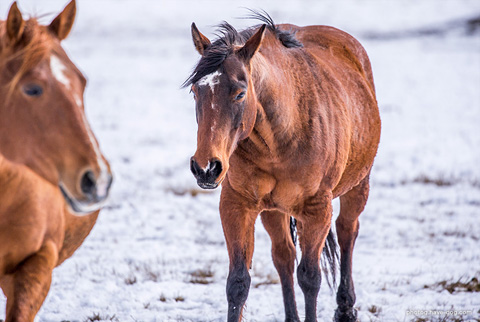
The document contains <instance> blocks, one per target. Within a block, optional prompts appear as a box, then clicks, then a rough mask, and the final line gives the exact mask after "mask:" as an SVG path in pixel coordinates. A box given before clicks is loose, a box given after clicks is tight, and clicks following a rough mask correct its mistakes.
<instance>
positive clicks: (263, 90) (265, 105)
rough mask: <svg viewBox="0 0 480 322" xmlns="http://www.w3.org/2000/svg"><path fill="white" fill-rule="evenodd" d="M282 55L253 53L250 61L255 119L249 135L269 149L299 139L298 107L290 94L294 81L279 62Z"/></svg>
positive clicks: (284, 60)
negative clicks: (254, 96) (278, 57)
mask: <svg viewBox="0 0 480 322" xmlns="http://www.w3.org/2000/svg"><path fill="white" fill-rule="evenodd" d="M286 59H287V58H285V57H281V58H280V59H278V60H277V59H275V60H273V59H268V58H267V57H266V56H264V55H262V54H261V53H257V54H256V55H255V56H254V57H253V58H252V62H251V70H252V82H253V87H254V90H255V94H256V98H257V101H258V104H257V120H256V122H255V127H254V131H253V132H252V134H251V138H252V139H257V140H260V141H262V145H267V146H268V150H269V151H270V152H272V151H276V150H278V147H279V145H280V144H281V143H282V142H290V143H292V144H293V145H295V144H294V141H297V140H301V139H302V138H301V137H300V136H299V135H298V131H297V127H298V124H299V119H300V118H299V110H298V108H297V104H296V103H295V99H294V97H293V95H292V93H293V92H294V91H295V88H294V86H295V84H294V83H293V81H292V80H291V79H289V77H288V75H287V73H286V72H285V70H286V69H285V68H284V67H283V66H282V65H283V64H285V63H286ZM254 136H259V138H254Z"/></svg>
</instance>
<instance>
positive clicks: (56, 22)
mask: <svg viewBox="0 0 480 322" xmlns="http://www.w3.org/2000/svg"><path fill="white" fill-rule="evenodd" d="M76 12H77V7H76V4H75V0H72V1H70V3H69V4H68V5H67V6H66V7H65V9H63V11H62V12H61V13H60V14H59V15H58V16H57V17H56V18H55V19H53V21H52V23H50V25H49V26H48V29H50V31H51V32H53V34H54V35H55V36H57V38H58V39H60V40H63V39H65V38H67V36H68V34H69V33H70V30H72V26H73V22H74V21H75V14H76Z"/></svg>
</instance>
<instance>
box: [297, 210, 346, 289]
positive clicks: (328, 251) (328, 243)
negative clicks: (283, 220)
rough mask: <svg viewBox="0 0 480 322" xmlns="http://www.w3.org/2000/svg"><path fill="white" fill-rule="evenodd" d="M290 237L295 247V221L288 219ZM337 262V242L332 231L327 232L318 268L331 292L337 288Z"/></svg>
mask: <svg viewBox="0 0 480 322" xmlns="http://www.w3.org/2000/svg"><path fill="white" fill-rule="evenodd" d="M290 235H291V237H292V241H293V244H294V245H295V246H296V245H297V220H296V219H295V218H293V217H290ZM337 262H338V250H337V240H336V238H335V234H334V233H333V231H332V229H331V228H330V231H329V232H328V235H327V239H326V240H325V246H324V247H323V251H322V257H321V258H320V266H321V268H322V271H323V275H324V276H325V278H326V280H327V284H328V287H329V288H330V289H331V290H335V288H336V287H337V279H336V276H337Z"/></svg>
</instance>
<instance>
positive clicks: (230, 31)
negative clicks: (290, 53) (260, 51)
mask: <svg viewBox="0 0 480 322" xmlns="http://www.w3.org/2000/svg"><path fill="white" fill-rule="evenodd" d="M250 12H251V14H250V15H248V16H246V17H245V18H246V19H256V20H260V21H261V22H263V23H265V24H266V25H267V28H268V29H269V30H270V31H271V32H273V33H274V34H275V36H276V37H277V39H278V40H279V41H280V42H281V43H282V44H283V45H284V46H285V47H287V48H295V47H303V45H302V43H301V42H300V41H298V40H297V39H296V38H295V33H294V32H292V31H285V30H280V29H278V28H277V26H276V25H275V23H274V22H273V19H272V17H270V15H269V14H268V13H266V12H265V11H263V12H258V11H254V10H250ZM217 27H218V29H217V33H216V34H217V36H218V39H217V40H215V41H214V42H213V43H212V44H211V45H210V46H209V47H208V48H207V49H206V50H205V52H204V54H203V56H202V58H200V61H199V62H198V64H197V66H196V67H195V70H194V71H193V73H192V74H191V75H190V76H189V77H188V78H187V80H186V81H185V82H184V83H183V84H182V87H187V86H190V85H193V84H195V83H196V82H198V81H199V80H200V79H201V78H203V77H204V76H206V75H209V74H211V73H213V72H215V71H216V70H218V68H220V66H221V65H222V64H223V62H224V61H225V59H226V58H227V57H228V56H229V55H231V54H232V53H233V50H234V48H235V47H236V46H243V45H244V44H245V42H246V41H247V40H248V39H249V38H250V37H252V36H253V35H254V34H255V32H256V31H257V29H258V28H259V27H260V26H258V25H257V26H253V27H250V28H247V29H245V30H242V31H240V32H239V31H237V30H236V29H235V28H234V27H233V26H232V25H230V24H229V23H228V22H226V21H224V22H223V23H221V24H220V25H218V26H217Z"/></svg>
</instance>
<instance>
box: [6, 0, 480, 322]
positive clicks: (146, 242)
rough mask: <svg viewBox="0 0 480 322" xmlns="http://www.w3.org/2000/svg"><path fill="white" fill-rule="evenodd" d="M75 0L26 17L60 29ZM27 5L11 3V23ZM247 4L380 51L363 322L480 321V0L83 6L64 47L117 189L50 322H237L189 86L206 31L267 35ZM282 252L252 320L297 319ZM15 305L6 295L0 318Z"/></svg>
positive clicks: (49, 4) (48, 305)
mask: <svg viewBox="0 0 480 322" xmlns="http://www.w3.org/2000/svg"><path fill="white" fill-rule="evenodd" d="M66 3H67V0H55V1H53V0H42V1H35V0H20V1H19V7H20V9H21V10H22V11H23V12H24V13H30V14H36V15H38V16H41V21H43V22H44V23H48V22H50V20H51V19H53V17H54V14H56V13H58V12H59V11H60V10H61V9H62V8H63V7H64V6H65V5H66ZM10 4H11V1H10V0H2V1H1V2H0V12H1V16H0V17H1V19H5V18H6V16H7V12H8V8H9V6H10ZM244 7H248V8H253V9H260V8H262V9H265V10H266V11H267V12H269V13H270V15H271V16H272V17H273V18H274V20H275V21H276V22H277V23H282V22H289V23H294V24H297V25H310V24H325V25H332V26H335V27H337V28H340V29H342V30H345V31H347V32H349V33H350V34H352V35H353V36H355V37H357V38H358V39H359V40H360V41H361V42H362V44H363V45H364V46H365V48H366V50H367V52H368V53H369V55H370V58H371V61H372V66H373V72H374V77H375V82H376V87H377V98H378V102H379V106H380V110H381V117H382V122H383V124H382V138H381V144H380V149H379V152H378V156H377V158H376V162H375V165H374V168H373V172H372V177H371V178H372V180H371V193H370V198H369V202H368V204H367V207H366V209H365V211H364V213H363V214H362V215H361V217H360V224H361V226H360V234H359V237H358V239H357V243H356V247H355V251H354V266H353V276H354V280H355V289H356V294H357V302H356V307H357V308H358V312H359V319H360V321H362V322H364V321H480V320H479V319H480V293H479V292H478V291H479V289H478V282H477V283H476V285H475V279H474V278H477V279H480V30H479V29H480V28H479V24H478V21H477V24H476V25H475V24H473V23H471V24H470V25H468V24H467V20H468V19H471V18H475V17H476V18H477V19H478V18H479V17H480V1H478V0H471V1H467V0H455V1H454V0H442V1H438V0H428V1H420V0H418V1H407V0H398V1H380V0H378V1H377V0H371V1H370V0H363V1H356V0H350V1H307V0H302V1H280V0H276V1H250V0H248V1H237V2H233V1H232V2H230V1H193V0H190V1H148V0H138V1H133V0H101V1H95V0H78V12H77V21H76V24H75V26H74V29H73V32H72V34H71V35H70V37H69V38H68V39H67V40H66V41H65V42H64V47H65V48H66V50H67V52H68V53H69V55H70V57H71V59H72V60H73V61H74V62H75V63H76V64H77V66H78V67H79V68H80V69H81V70H82V71H83V72H84V74H85V75H86V76H87V78H88V80H89V82H88V86H87V90H86V93H85V95H86V97H85V104H86V110H87V117H88V119H89V120H90V123H91V125H92V128H93V130H94V132H95V134H96V136H97V138H98V140H99V142H100V145H101V148H102V150H103V152H104V154H105V155H106V156H107V158H108V159H109V161H110V162H111V165H112V167H113V171H114V174H115V182H114V187H113V191H112V194H111V199H110V203H109V206H108V207H107V208H106V209H104V210H103V211H102V212H101V215H100V218H99V220H98V222H97V224H96V226H95V227H94V229H93V230H92V232H91V234H90V235H89V237H88V238H87V240H86V241H85V243H84V244H83V245H82V247H81V248H80V249H79V250H78V251H77V252H76V253H75V254H74V256H73V257H72V258H70V259H69V260H67V261H66V262H65V263H64V264H63V265H61V266H60V267H58V268H57V269H55V271H54V276H53V283H52V287H51V289H50V293H49V294H48V297H47V299H46V300H45V303H44V304H43V307H42V309H41V310H40V312H39V314H38V316H37V318H36V321H37V322H38V321H49V322H50V321H100V320H101V321H122V322H123V321H224V320H225V319H226V311H227V303H226V296H225V283H226V276H227V272H228V256H227V250H226V246H225V242H224V237H223V232H222V228H221V224H220V218H219V213H218V201H219V196H220V194H219V191H218V190H217V191H214V192H209V193H207V192H204V191H201V189H200V188H198V187H197V186H196V182H195V179H194V178H193V176H192V175H191V173H190V170H189V158H190V156H191V155H192V154H193V153H194V151H195V149H196V122H195V111H194V102H193V98H192V96H191V94H189V90H188V89H181V88H180V86H181V84H182V82H183V81H184V80H185V79H186V78H187V77H188V75H189V73H190V72H191V70H192V68H193V67H194V65H195V63H196V62H197V60H198V58H199V56H198V54H197V53H196V51H195V49H194V47H193V43H192V41H191V36H190V24H191V23H192V21H195V22H196V24H197V26H198V28H199V29H200V31H202V32H203V33H204V34H205V35H207V36H208V37H210V38H214V37H215V25H216V24H218V23H220V22H222V21H223V20H226V21H228V22H230V23H232V24H233V25H234V26H236V27H238V28H239V29H241V28H244V27H247V26H250V25H254V24H257V23H258V22H256V21H251V20H243V19H237V18H239V17H242V16H244V15H246V14H247V11H246V10H245V9H244ZM45 13H49V14H50V15H47V16H45V15H44V14H45ZM468 26H470V28H469V27H468ZM475 26H476V28H477V29H476V32H473V33H469V30H470V31H471V30H472V29H474V27H475ZM334 209H335V211H338V204H337V203H336V201H335V203H334ZM270 246H271V245H270V240H269V238H268V235H267V234H266V232H265V230H264V228H263V227H262V225H261V223H260V221H259V222H258V223H257V227H256V245H255V253H254V258H253V268H252V270H251V271H250V273H251V276H252V285H251V289H250V294H249V298H248V300H247V305H246V308H245V311H244V312H245V314H244V321H248V322H250V321H251V322H253V321H262V322H263V321H283V320H284V311H283V310H284V309H283V300H282V295H281V288H280V284H279V280H278V275H277V272H276V270H275V268H274V266H273V264H272V260H271V254H270ZM300 255H301V254H300V253H298V255H297V257H298V259H300ZM472 279H473V281H472ZM323 281H324V282H323V283H322V289H321V291H320V294H319V297H318V312H317V316H318V319H319V321H331V320H332V317H333V314H334V309H335V307H336V303H335V294H334V293H332V292H331V291H330V290H329V288H328V286H327V283H326V282H325V279H323ZM456 282H460V283H457V284H454V283H456ZM461 284H462V285H464V286H468V285H470V286H472V285H473V286H472V287H473V288H475V287H476V290H477V292H466V291H465V287H462V285H461ZM466 284H468V285H466ZM447 289H450V290H451V291H452V293H451V292H449V291H448V290H447ZM295 290H296V296H297V304H298V311H299V314H300V316H301V317H303V316H304V312H305V311H304V306H303V304H304V301H303V294H302V292H301V290H300V288H299V286H298V284H296V285H295ZM5 303H6V300H5V298H4V297H3V294H2V295H0V308H1V310H0V319H5V312H4V309H3V308H4V307H5Z"/></svg>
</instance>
